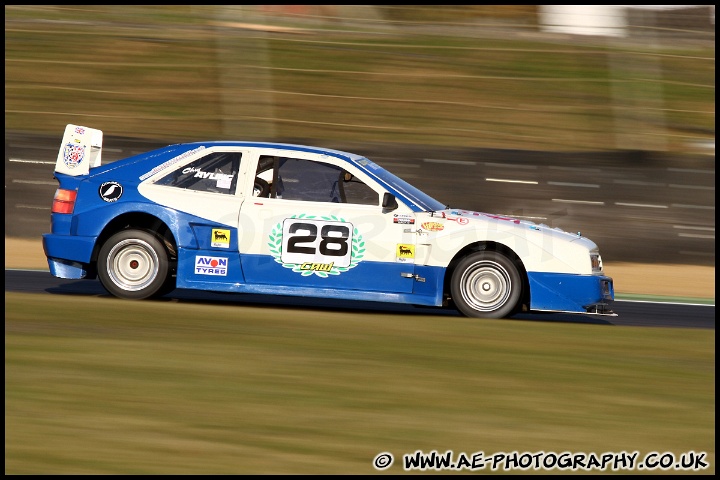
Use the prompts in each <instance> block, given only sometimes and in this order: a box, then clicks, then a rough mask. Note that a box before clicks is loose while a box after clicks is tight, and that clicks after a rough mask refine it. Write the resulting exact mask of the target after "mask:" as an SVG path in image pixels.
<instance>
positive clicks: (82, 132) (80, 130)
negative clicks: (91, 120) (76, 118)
mask: <svg viewBox="0 0 720 480" xmlns="http://www.w3.org/2000/svg"><path fill="white" fill-rule="evenodd" d="M75 133H77V134H78V135H85V128H84V127H75Z"/></svg>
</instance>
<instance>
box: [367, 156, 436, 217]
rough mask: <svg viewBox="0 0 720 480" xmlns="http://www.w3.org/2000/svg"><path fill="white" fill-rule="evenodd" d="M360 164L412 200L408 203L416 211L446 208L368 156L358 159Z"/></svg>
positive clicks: (400, 194)
mask: <svg viewBox="0 0 720 480" xmlns="http://www.w3.org/2000/svg"><path fill="white" fill-rule="evenodd" d="M357 163H358V164H359V165H362V166H363V167H365V169H366V170H365V171H366V172H367V173H369V174H371V175H374V176H375V177H376V178H377V179H378V180H380V181H381V182H382V183H384V184H385V185H386V186H387V187H388V188H389V189H391V190H395V192H396V193H397V194H398V196H399V197H400V198H401V199H405V200H407V201H408V202H410V205H408V206H409V207H410V208H411V209H413V210H414V211H416V212H417V211H419V212H433V211H437V210H444V209H445V205H444V204H443V203H441V202H438V201H437V200H435V199H434V198H433V197H431V196H430V195H428V194H427V193H425V192H423V191H422V190H420V189H418V188H417V187H414V186H412V185H410V184H409V183H408V182H406V181H405V180H403V179H402V178H400V177H398V176H397V175H395V174H392V173H390V172H388V171H387V170H385V169H384V168H382V167H380V166H379V165H377V164H376V163H374V162H372V161H370V160H368V159H367V158H361V159H359V160H358V161H357Z"/></svg>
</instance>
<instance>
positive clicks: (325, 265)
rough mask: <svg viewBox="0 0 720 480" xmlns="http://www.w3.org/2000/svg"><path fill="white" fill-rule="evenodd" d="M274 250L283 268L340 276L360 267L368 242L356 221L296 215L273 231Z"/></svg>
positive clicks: (309, 273) (270, 242) (298, 271)
mask: <svg viewBox="0 0 720 480" xmlns="http://www.w3.org/2000/svg"><path fill="white" fill-rule="evenodd" d="M268 246H269V247H270V253H271V254H272V256H273V257H274V258H275V261H276V262H278V263H281V264H282V266H283V267H285V268H290V269H292V271H293V272H297V273H300V274H301V275H303V276H309V275H317V276H319V277H322V278H327V277H328V275H339V274H341V273H343V272H347V271H348V270H350V269H351V268H353V267H356V266H357V264H358V263H359V262H360V260H361V259H362V257H363V256H364V254H365V242H364V241H363V240H362V235H360V232H359V231H358V229H357V228H355V227H354V226H353V224H352V223H350V222H346V221H345V220H344V219H342V218H338V217H335V216H329V217H325V216H323V217H316V216H312V215H304V214H303V215H294V216H292V217H291V218H286V219H285V220H284V221H283V222H282V223H278V224H277V225H276V226H275V228H273V230H272V231H271V232H270V238H269V242H268Z"/></svg>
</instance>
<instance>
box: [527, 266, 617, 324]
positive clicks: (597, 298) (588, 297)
mask: <svg viewBox="0 0 720 480" xmlns="http://www.w3.org/2000/svg"><path fill="white" fill-rule="evenodd" d="M528 279H529V282H530V310H543V311H558V312H573V313H593V314H601V315H613V313H612V310H611V309H610V306H611V305H612V302H613V301H614V300H615V290H614V287H613V279H612V278H610V277H607V276H604V275H569V274H562V273H542V272H530V273H528Z"/></svg>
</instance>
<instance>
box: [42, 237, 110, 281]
mask: <svg viewBox="0 0 720 480" xmlns="http://www.w3.org/2000/svg"><path fill="white" fill-rule="evenodd" d="M96 240H97V238H96V237H78V236H69V235H55V234H51V233H46V234H44V235H43V251H44V252H45V256H46V257H47V259H48V267H49V268H50V273H51V274H52V275H53V276H55V277H58V278H72V279H75V278H88V276H89V275H91V273H90V272H91V270H92V269H91V268H90V263H91V259H92V253H93V248H94V247H95V241H96Z"/></svg>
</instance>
